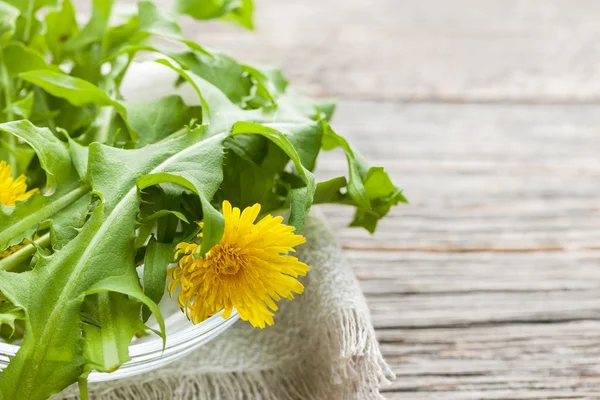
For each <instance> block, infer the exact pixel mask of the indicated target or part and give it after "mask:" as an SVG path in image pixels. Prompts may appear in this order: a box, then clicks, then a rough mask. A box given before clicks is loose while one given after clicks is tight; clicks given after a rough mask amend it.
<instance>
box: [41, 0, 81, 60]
mask: <svg viewBox="0 0 600 400" xmlns="http://www.w3.org/2000/svg"><path fill="white" fill-rule="evenodd" d="M45 22H46V23H45V25H46V32H45V39H46V45H47V46H48V50H50V53H51V54H52V57H53V61H54V63H55V64H59V63H60V62H61V61H62V60H63V58H64V53H65V50H64V49H65V44H66V43H67V42H68V41H69V40H71V38H72V37H74V36H75V35H77V33H78V32H79V26H78V25H77V19H76V14H75V8H73V3H72V2H71V0H62V3H61V7H60V8H59V9H57V10H52V11H50V12H48V14H46V18H45Z"/></svg>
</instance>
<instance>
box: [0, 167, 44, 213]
mask: <svg viewBox="0 0 600 400" xmlns="http://www.w3.org/2000/svg"><path fill="white" fill-rule="evenodd" d="M11 174H12V167H11V166H10V165H8V164H7V163H6V161H0V203H2V204H4V205H6V206H14V205H15V203H16V202H17V201H21V200H25V199H26V198H28V197H29V196H31V195H32V194H36V193H39V192H40V191H39V190H37V189H32V190H30V191H27V183H26V182H27V178H26V177H25V175H21V176H20V177H18V178H17V179H13V177H12V176H11Z"/></svg>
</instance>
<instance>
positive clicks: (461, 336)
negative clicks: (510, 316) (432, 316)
mask: <svg viewBox="0 0 600 400" xmlns="http://www.w3.org/2000/svg"><path fill="white" fill-rule="evenodd" d="M599 329H600V323H599V322H597V321H585V322H569V323H556V324H521V325H506V326H490V327H469V328H454V329H427V330H397V329H393V330H383V331H380V332H379V338H380V341H381V342H382V349H383V351H384V352H385V353H386V354H387V356H388V360H389V361H390V362H391V363H392V364H393V369H394V371H395V372H396V374H397V375H398V377H399V379H398V380H397V381H396V382H394V383H393V384H392V386H390V387H389V388H388V389H387V390H388V391H396V392H398V393H397V394H396V395H394V396H390V397H389V398H397V399H400V398H404V399H413V398H416V399H424V398H436V399H437V398H441V399H459V398H460V399H470V398H474V399H475V398H477V399H479V398H481V399H489V398H494V399H508V398H510V399H533V398H544V399H546V398H570V399H571V398H597V397H598V388H599V386H600V382H599V380H600V370H599V369H598V368H599V367H598V365H600V359H599V358H600V354H599V352H598V349H599V347H600V341H599V339H598V335H597V332H598V330H599Z"/></svg>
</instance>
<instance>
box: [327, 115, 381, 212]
mask: <svg viewBox="0 0 600 400" xmlns="http://www.w3.org/2000/svg"><path fill="white" fill-rule="evenodd" d="M337 147H341V148H342V150H344V153H346V159H347V160H348V169H349V175H350V177H349V180H348V194H349V195H350V197H352V199H353V200H354V201H356V203H358V205H359V206H361V207H363V208H367V209H369V208H371V204H370V202H369V196H368V195H367V192H366V190H365V187H364V185H363V181H362V177H363V171H364V170H365V169H366V166H365V164H364V163H363V161H362V158H361V157H360V156H358V155H357V153H356V151H355V149H354V148H352V147H351V146H350V144H349V143H348V142H347V141H346V139H344V138H343V137H341V136H340V135H338V134H337V133H335V132H334V131H333V129H331V127H330V126H329V124H327V123H324V134H323V149H324V150H333V149H335V148H337Z"/></svg>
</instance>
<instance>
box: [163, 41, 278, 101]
mask: <svg viewBox="0 0 600 400" xmlns="http://www.w3.org/2000/svg"><path fill="white" fill-rule="evenodd" d="M187 44H188V45H192V47H193V48H192V50H193V51H186V52H180V53H174V52H170V53H168V55H169V57H171V58H172V59H173V60H175V61H177V62H178V63H179V64H180V65H181V66H182V67H183V68H185V69H189V70H190V71H191V72H193V73H194V74H195V75H197V76H199V77H201V78H202V79H204V80H206V81H208V82H210V83H212V84H213V85H215V86H216V87H218V88H219V89H221V91H222V92H223V93H225V95H226V96H227V97H229V99H230V100H231V101H232V102H233V103H235V104H238V105H242V106H244V105H245V98H247V97H248V96H250V89H251V88H252V81H251V80H250V79H249V78H248V76H247V75H246V74H245V71H244V67H243V66H242V65H241V64H239V63H238V62H237V61H236V60H234V59H233V58H232V57H230V56H229V55H227V54H225V53H220V52H216V51H210V50H208V49H206V48H204V47H201V46H199V45H197V44H195V43H191V42H187ZM265 78H266V77H265Z"/></svg>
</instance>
